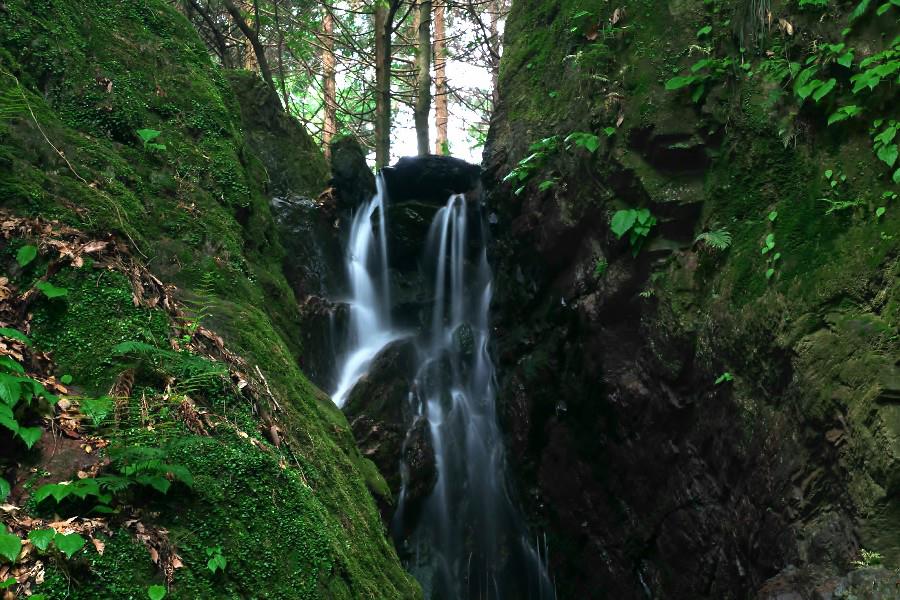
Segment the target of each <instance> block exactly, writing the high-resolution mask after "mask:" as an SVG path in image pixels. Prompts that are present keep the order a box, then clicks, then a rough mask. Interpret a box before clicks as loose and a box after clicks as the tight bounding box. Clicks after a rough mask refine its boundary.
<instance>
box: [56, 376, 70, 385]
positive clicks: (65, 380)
mask: <svg viewBox="0 0 900 600" xmlns="http://www.w3.org/2000/svg"><path fill="white" fill-rule="evenodd" d="M59 382H60V383H61V384H63V385H69V384H70V383H72V376H71V375H63V376H62V377H60V378H59Z"/></svg>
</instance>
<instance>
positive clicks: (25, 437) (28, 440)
mask: <svg viewBox="0 0 900 600" xmlns="http://www.w3.org/2000/svg"><path fill="white" fill-rule="evenodd" d="M43 432H44V430H43V429H41V428H40V427H19V432H18V436H19V437H20V438H22V441H23V442H25V445H26V446H28V448H29V449H31V447H32V446H34V445H35V444H36V443H37V441H38V440H39V439H41V434H42V433H43Z"/></svg>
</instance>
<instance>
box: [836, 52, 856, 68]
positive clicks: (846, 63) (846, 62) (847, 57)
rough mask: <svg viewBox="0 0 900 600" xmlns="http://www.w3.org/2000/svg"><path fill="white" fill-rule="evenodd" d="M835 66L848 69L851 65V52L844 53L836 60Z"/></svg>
mask: <svg viewBox="0 0 900 600" xmlns="http://www.w3.org/2000/svg"><path fill="white" fill-rule="evenodd" d="M837 64H839V65H841V66H842V67H847V68H848V69H849V68H850V67H851V66H852V65H853V52H852V51H850V52H846V53H844V54H842V55H840V56H838V58H837Z"/></svg>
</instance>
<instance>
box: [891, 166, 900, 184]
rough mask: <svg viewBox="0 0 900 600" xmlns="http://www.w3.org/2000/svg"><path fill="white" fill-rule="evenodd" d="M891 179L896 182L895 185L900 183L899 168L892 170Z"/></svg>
mask: <svg viewBox="0 0 900 600" xmlns="http://www.w3.org/2000/svg"><path fill="white" fill-rule="evenodd" d="M893 179H894V183H896V184H897V185H900V169H897V170H896V171H894V177H893Z"/></svg>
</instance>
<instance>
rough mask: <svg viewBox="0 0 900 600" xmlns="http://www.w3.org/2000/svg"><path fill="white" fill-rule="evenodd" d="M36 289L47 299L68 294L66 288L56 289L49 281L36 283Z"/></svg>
mask: <svg viewBox="0 0 900 600" xmlns="http://www.w3.org/2000/svg"><path fill="white" fill-rule="evenodd" d="M36 287H37V289H39V290H41V291H42V292H44V295H45V296H47V297H48V298H59V297H61V296H65V295H66V294H68V293H69V290H67V289H66V288H61V287H56V286H55V285H53V284H52V283H50V282H49V281H38V282H37V286H36Z"/></svg>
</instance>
